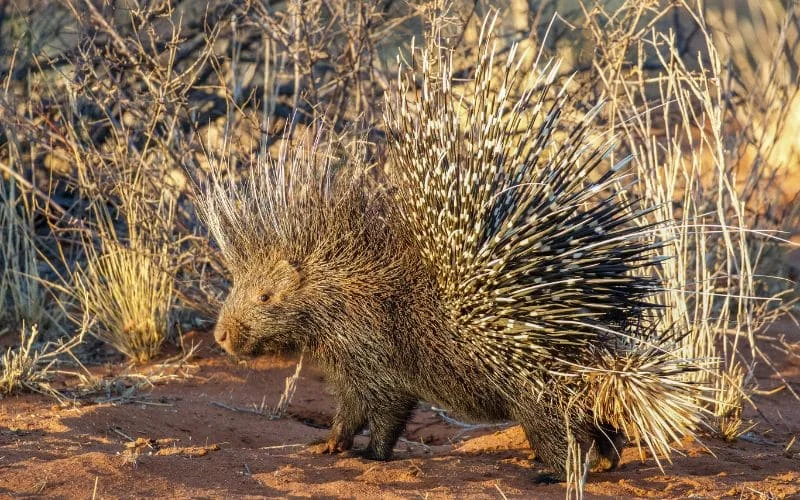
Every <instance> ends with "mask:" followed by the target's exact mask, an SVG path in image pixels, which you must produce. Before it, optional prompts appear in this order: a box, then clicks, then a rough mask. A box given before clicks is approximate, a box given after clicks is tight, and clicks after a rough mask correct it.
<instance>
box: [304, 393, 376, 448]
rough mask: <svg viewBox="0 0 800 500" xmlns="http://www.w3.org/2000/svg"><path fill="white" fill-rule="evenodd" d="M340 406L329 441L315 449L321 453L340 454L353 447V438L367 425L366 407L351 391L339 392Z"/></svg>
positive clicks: (334, 418)
mask: <svg viewBox="0 0 800 500" xmlns="http://www.w3.org/2000/svg"><path fill="white" fill-rule="evenodd" d="M338 400H339V406H338V408H337V410H336V415H335V416H334V417H333V423H332V424H331V433H330V435H329V436H328V439H327V441H325V442H322V443H319V444H318V445H317V446H315V447H314V448H313V450H314V451H316V452H319V453H339V452H342V451H347V450H349V449H350V448H351V447H352V446H353V437H354V436H355V435H356V434H358V433H359V432H361V429H363V428H364V426H366V424H367V413H366V405H365V404H364V401H363V400H362V398H361V397H359V396H358V394H356V393H355V392H353V391H351V390H346V389H345V390H340V391H338Z"/></svg>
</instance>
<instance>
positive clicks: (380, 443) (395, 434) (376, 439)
mask: <svg viewBox="0 0 800 500" xmlns="http://www.w3.org/2000/svg"><path fill="white" fill-rule="evenodd" d="M416 405H417V400H416V399H413V398H409V397H408V396H405V395H398V394H392V395H383V397H381V398H379V399H378V400H374V401H370V409H369V411H368V413H367V420H368V421H369V445H367V448H366V449H365V450H363V452H362V453H361V454H362V455H363V456H364V458H369V459H372V460H389V459H391V458H392V451H393V450H394V445H395V443H397V440H398V439H399V438H400V434H401V433H402V432H403V429H405V427H406V422H408V419H409V417H411V412H412V411H414V407H415V406H416Z"/></svg>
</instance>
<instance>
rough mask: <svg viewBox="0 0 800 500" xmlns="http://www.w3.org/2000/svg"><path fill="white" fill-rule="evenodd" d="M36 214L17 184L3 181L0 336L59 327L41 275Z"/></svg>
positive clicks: (0, 202) (0, 191)
mask: <svg viewBox="0 0 800 500" xmlns="http://www.w3.org/2000/svg"><path fill="white" fill-rule="evenodd" d="M33 214H34V207H33V205H32V201H31V199H30V197H28V196H26V195H25V194H24V193H22V192H20V189H19V187H18V186H17V183H16V181H15V180H14V179H10V180H8V181H5V180H3V179H2V178H0V333H3V332H6V331H9V330H12V329H16V328H19V327H20V326H21V325H22V324H29V325H39V324H41V325H43V328H46V325H53V324H57V321H55V318H54V316H53V313H52V312H51V307H52V306H51V305H50V304H48V301H47V296H46V293H47V291H46V289H45V287H44V286H43V284H42V283H41V278H40V274H39V259H38V256H37V247H36V242H35V239H34V238H35V235H34V228H33Z"/></svg>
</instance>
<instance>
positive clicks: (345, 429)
mask: <svg viewBox="0 0 800 500" xmlns="http://www.w3.org/2000/svg"><path fill="white" fill-rule="evenodd" d="M481 47H482V49H481V52H480V55H479V57H478V65H477V69H476V74H475V77H474V89H473V90H474V94H473V97H471V98H470V99H466V98H459V97H457V96H456V95H455V91H454V90H453V87H452V76H451V74H450V73H449V71H448V68H451V67H452V65H451V64H449V61H448V60H447V58H446V57H443V56H439V57H438V58H436V59H435V60H432V59H431V58H429V57H427V56H426V57H425V59H424V62H423V80H422V89H421V91H411V88H412V87H411V84H410V83H408V82H409V81H411V79H405V78H403V77H402V73H401V78H400V79H399V82H400V83H399V89H398V90H399V92H398V97H397V99H396V101H395V102H393V103H391V104H390V105H389V106H387V122H388V125H389V129H390V137H391V139H390V151H391V159H392V163H393V166H392V171H393V172H394V175H393V176H392V178H393V182H392V184H393V186H392V189H391V190H390V194H389V195H379V194H374V193H373V192H372V191H370V190H369V189H366V188H364V186H363V185H362V184H360V183H359V182H358V179H359V176H358V175H353V176H350V177H348V176H347V175H344V176H341V175H340V176H336V175H334V174H333V170H334V168H333V166H332V165H331V162H330V160H329V159H322V160H320V159H319V158H318V157H317V156H320V155H318V154H317V153H316V152H314V151H312V152H310V153H308V152H304V150H302V149H299V150H295V151H289V150H288V146H285V145H284V149H283V151H282V153H281V154H280V156H279V159H278V161H277V162H276V163H266V164H262V165H261V166H259V167H257V168H255V169H254V170H253V171H251V175H250V177H249V179H248V181H247V183H246V184H245V185H244V186H238V187H237V186H234V185H232V184H224V183H222V182H221V181H220V180H219V179H218V178H215V179H212V181H211V183H210V185H209V188H208V189H207V191H206V194H205V198H204V204H203V206H202V207H201V212H202V215H203V217H204V219H205V221H206V223H207V225H208V226H209V229H210V231H211V233H212V234H213V236H214V238H215V239H216V241H217V242H218V244H219V246H220V249H221V251H222V253H223V255H224V256H225V258H226V260H227V261H228V267H229V270H230V271H231V273H232V275H233V287H232V289H231V290H230V293H229V296H228V298H227V300H226V302H225V304H224V306H223V307H222V310H221V311H220V315H219V319H218V323H217V327H216V330H215V337H216V338H217V340H218V341H219V342H220V344H222V345H223V346H224V347H225V349H226V350H228V351H229V352H232V353H237V354H249V355H257V354H259V353H262V352H266V351H272V352H274V351H281V352H286V351H297V350H300V349H305V350H306V352H309V353H311V354H312V355H313V357H314V358H316V359H317V360H318V361H319V363H320V364H321V365H322V367H323V368H324V369H325V371H326V373H327V376H328V379H329V381H330V382H331V383H332V385H333V387H334V389H335V393H336V396H337V399H338V402H339V407H338V410H337V413H336V415H335V417H334V421H333V428H332V433H331V436H330V438H329V440H328V441H327V443H326V445H325V446H324V450H325V451H328V452H334V451H341V450H346V449H348V448H350V447H351V445H352V441H353V436H354V435H355V434H356V433H357V432H359V431H360V430H361V429H362V428H364V427H365V426H368V427H369V430H370V440H369V445H368V448H367V450H366V451H365V454H366V455H367V456H369V457H371V458H376V459H388V458H390V457H391V454H392V449H393V446H394V444H395V442H396V441H397V439H398V436H399V435H400V433H401V432H402V430H403V428H404V426H405V423H406V421H407V419H408V418H409V416H410V414H411V412H412V410H413V408H414V407H415V405H416V404H417V402H418V401H419V400H425V401H428V402H431V403H435V404H437V405H439V406H443V407H445V408H447V409H449V410H451V411H453V412H455V413H457V414H459V415H462V416H464V417H469V418H473V419H479V420H489V421H498V420H509V419H510V420H515V421H517V422H519V423H520V424H521V425H522V426H523V428H524V430H525V432H526V434H527V436H528V438H529V440H530V442H531V445H532V447H533V448H534V449H535V450H536V454H537V456H538V457H539V458H541V459H542V460H543V461H544V462H545V463H547V464H548V465H549V466H551V467H553V468H554V469H555V470H556V471H558V472H559V473H562V474H563V473H565V472H566V471H567V470H568V469H569V470H570V471H573V472H574V471H575V469H576V468H579V467H581V464H582V462H583V460H584V457H588V458H589V459H590V460H591V461H592V462H594V463H595V465H597V466H599V467H600V468H611V467H613V466H614V465H616V463H617V461H618V458H619V455H618V451H619V447H620V446H622V444H623V441H624V436H627V437H629V438H632V439H635V440H636V441H638V442H640V443H643V444H645V445H646V446H648V447H649V448H650V449H651V450H653V451H654V452H656V453H667V452H668V451H669V450H670V448H669V443H670V442H671V440H672V439H674V438H676V437H678V436H680V435H683V434H687V433H691V428H692V427H693V425H694V424H695V423H696V420H697V409H696V406H695V402H694V399H693V392H692V390H691V387H690V386H689V385H688V384H685V383H683V382H682V381H681V378H680V373H681V372H682V371H683V370H684V369H685V367H684V365H683V364H682V362H681V361H680V360H679V359H677V358H676V357H674V356H673V354H672V353H671V352H670V351H669V349H668V348H667V347H666V346H669V343H670V342H669V341H670V339H669V338H668V336H666V335H660V334H659V333H658V329H657V328H655V327H653V326H652V325H648V318H647V316H646V314H644V313H643V311H645V310H646V309H647V307H649V306H648V304H647V303H646V299H647V296H648V295H649V294H651V293H653V292H654V290H655V289H656V287H657V284H658V283H657V281H656V280H655V279H653V278H649V277H647V276H646V275H645V273H644V272H642V269H643V268H647V267H648V266H650V265H652V264H653V263H654V262H656V261H657V257H653V256H652V255H651V254H652V253H653V252H654V250H655V249H657V248H658V245H657V244H654V243H652V242H651V241H650V240H649V239H648V238H645V237H643V234H644V232H645V228H643V227H640V226H639V225H637V224H636V223H635V222H636V221H637V218H638V217H639V216H640V215H641V211H640V212H637V211H636V210H635V209H634V208H633V206H634V201H633V200H630V199H628V198H627V197H626V196H625V195H624V194H623V193H622V192H619V191H616V190H615V189H613V185H614V183H615V182H616V173H617V171H618V170H619V169H620V168H621V165H617V166H615V167H613V168H611V169H609V170H608V171H607V172H605V173H602V174H601V175H599V179H598V180H597V181H594V182H591V181H589V180H588V179H589V177H590V174H591V173H592V171H593V170H596V169H598V168H600V165H602V164H603V159H604V156H605V153H607V149H604V148H597V147H592V146H591V141H590V140H589V139H587V126H588V123H589V121H590V120H591V115H592V114H593V112H592V113H589V116H588V117H587V118H586V119H585V120H584V121H583V122H582V123H581V124H580V125H578V126H576V127H575V128H574V129H573V130H571V131H570V132H569V134H568V135H567V136H566V138H565V139H564V140H563V143H562V144H561V145H560V146H554V145H553V144H552V142H553V141H552V138H553V133H554V130H556V128H557V127H558V120H559V115H560V110H561V107H562V105H563V104H564V100H565V99H567V96H566V94H565V93H564V92H561V93H560V94H559V97H558V99H557V100H556V101H555V103H553V104H550V105H548V104H547V103H546V100H545V95H546V94H547V92H548V88H549V87H550V86H551V85H552V83H553V81H554V78H555V74H556V73H555V68H554V67H551V68H547V71H540V72H538V73H536V74H537V75H538V77H537V78H534V79H532V80H531V81H529V82H528V84H527V85H526V87H525V88H526V89H528V90H526V91H525V92H523V93H522V95H521V97H520V98H519V99H516V100H512V99H511V98H510V97H509V96H510V86H511V85H512V82H514V81H515V79H516V78H518V77H519V75H518V72H517V69H516V68H517V67H518V66H515V65H514V64H513V63H512V62H509V63H507V64H506V66H505V68H504V70H501V73H502V75H501V78H500V82H501V86H500V88H498V89H493V88H491V83H492V78H493V76H496V75H495V74H494V72H495V69H496V68H495V67H494V66H493V61H494V56H495V54H494V51H493V50H490V49H489V48H488V47H489V44H488V43H485V42H484V43H482V44H481ZM511 60H513V51H512V55H511V57H510V61H511ZM434 67H435V68H441V72H440V73H439V74H434V71H435V70H434V69H433V68H434ZM535 89H544V90H540V91H536V90H535ZM537 96H538V98H537ZM465 115H466V116H465ZM465 122H466V125H464V123H465ZM337 179H338V180H337ZM575 464H578V465H575Z"/></svg>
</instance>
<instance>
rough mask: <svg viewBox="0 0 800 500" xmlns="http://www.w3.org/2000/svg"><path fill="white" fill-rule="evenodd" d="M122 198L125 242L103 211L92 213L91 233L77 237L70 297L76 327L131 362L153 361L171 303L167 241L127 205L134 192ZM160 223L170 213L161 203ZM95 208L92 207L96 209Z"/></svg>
mask: <svg viewBox="0 0 800 500" xmlns="http://www.w3.org/2000/svg"><path fill="white" fill-rule="evenodd" d="M128 194H129V196H125V197H124V200H123V203H122V209H123V210H124V212H125V213H126V217H125V219H126V220H125V221H124V222H125V226H126V227H127V231H128V237H127V241H125V239H124V238H122V237H121V235H120V233H119V231H118V230H117V228H116V227H115V221H114V220H113V218H112V217H111V215H110V214H109V213H108V211H107V210H106V209H105V208H95V212H96V217H97V221H98V224H97V228H96V230H95V232H94V233H93V235H92V236H93V237H89V236H85V237H83V238H82V249H83V251H84V252H85V261H86V263H85V265H83V266H81V267H78V268H77V269H76V270H75V271H73V273H72V282H73V286H74V288H72V295H73V297H74V298H75V299H76V301H77V302H78V303H79V304H80V310H81V312H82V316H80V317H76V318H75V319H76V323H79V324H84V325H88V328H89V332H90V333H91V334H92V335H93V336H95V337H97V338H98V339H100V340H102V341H104V342H106V343H108V344H110V345H111V346H113V347H114V348H115V349H116V350H118V351H119V352H121V353H123V354H124V355H126V356H127V357H128V358H130V359H131V360H132V361H134V362H137V363H142V362H146V361H149V360H150V359H152V358H153V357H155V356H156V355H157V354H158V352H159V350H160V348H161V345H162V344H163V343H164V341H165V340H166V339H167V337H168V336H169V333H170V317H171V311H172V308H173V305H174V302H175V294H174V291H175V279H174V276H173V272H172V271H171V267H170V261H171V259H170V248H171V244H172V243H171V242H170V241H169V240H162V241H160V240H158V239H157V238H155V237H154V234H153V233H152V232H151V231H148V230H141V229H143V228H144V226H145V223H144V222H143V221H141V220H140V216H141V215H142V212H141V211H140V210H139V209H138V207H137V205H135V204H134V203H133V200H134V199H135V198H136V196H135V193H134V190H131V191H129V193H128ZM161 206H162V207H166V208H165V211H166V214H167V218H166V222H167V224H169V222H170V221H171V218H172V216H173V214H174V210H173V209H172V208H171V205H169V204H167V203H166V202H165V204H164V205H161ZM96 207H97V206H96Z"/></svg>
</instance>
